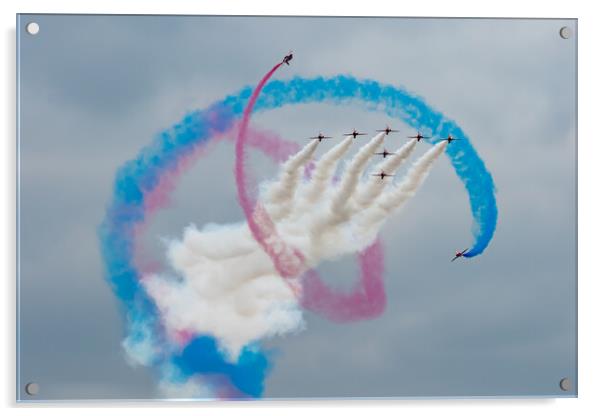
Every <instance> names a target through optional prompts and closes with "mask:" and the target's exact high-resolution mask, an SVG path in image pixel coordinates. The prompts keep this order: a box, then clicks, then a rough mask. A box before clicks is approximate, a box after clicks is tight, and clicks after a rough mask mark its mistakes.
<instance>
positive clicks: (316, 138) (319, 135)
mask: <svg viewBox="0 0 602 416" xmlns="http://www.w3.org/2000/svg"><path fill="white" fill-rule="evenodd" d="M324 139H332V137H331V136H324V135H323V134H322V132H320V134H318V135H317V136H314V137H310V138H309V140H317V141H319V142H321V141H322V140H324Z"/></svg>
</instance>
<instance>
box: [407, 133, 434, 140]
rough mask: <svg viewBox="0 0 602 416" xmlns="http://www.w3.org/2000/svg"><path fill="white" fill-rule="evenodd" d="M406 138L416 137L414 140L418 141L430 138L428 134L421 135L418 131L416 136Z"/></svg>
mask: <svg viewBox="0 0 602 416" xmlns="http://www.w3.org/2000/svg"><path fill="white" fill-rule="evenodd" d="M408 139H416V141H417V142H419V141H420V140H422V139H430V136H423V135H422V134H420V132H418V133H417V134H416V136H408Z"/></svg>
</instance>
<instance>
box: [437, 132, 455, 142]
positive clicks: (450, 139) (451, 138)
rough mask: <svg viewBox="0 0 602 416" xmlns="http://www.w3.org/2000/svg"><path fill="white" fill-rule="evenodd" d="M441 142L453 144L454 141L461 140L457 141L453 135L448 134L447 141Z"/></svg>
mask: <svg viewBox="0 0 602 416" xmlns="http://www.w3.org/2000/svg"><path fill="white" fill-rule="evenodd" d="M440 140H441V141H443V140H447V142H448V143H451V142H452V140H460V139H456V138H455V137H453V136H452V135H451V134H448V135H447V138H445V139H440Z"/></svg>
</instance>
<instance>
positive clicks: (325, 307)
mask: <svg viewBox="0 0 602 416" xmlns="http://www.w3.org/2000/svg"><path fill="white" fill-rule="evenodd" d="M383 257H384V255H383V248H382V245H381V243H380V241H379V240H377V241H376V242H374V243H373V244H372V245H371V246H370V247H368V248H366V249H365V250H364V251H363V252H362V253H360V255H359V261H360V269H361V278H360V281H359V282H357V283H356V284H355V286H354V288H353V290H352V291H350V292H349V293H337V292H335V291H334V290H332V289H331V288H329V287H328V286H326V284H325V283H324V282H323V281H322V280H321V278H320V275H319V274H318V273H317V272H316V271H315V270H310V271H309V272H307V273H306V274H305V276H303V296H302V298H301V305H302V306H303V307H304V308H306V309H308V310H311V311H313V312H316V313H319V314H321V315H323V316H325V317H326V318H328V319H330V320H331V321H333V322H339V323H344V322H353V321H358V320H362V319H370V318H376V317H378V316H380V315H381V314H382V313H383V312H384V310H385V306H386V304H387V295H386V292H385V286H384V281H383V277H382V276H383V271H384V270H383V261H384V258H383Z"/></svg>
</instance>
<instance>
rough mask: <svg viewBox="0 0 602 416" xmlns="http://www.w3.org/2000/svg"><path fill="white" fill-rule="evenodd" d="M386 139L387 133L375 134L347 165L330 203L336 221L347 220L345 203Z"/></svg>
mask: <svg viewBox="0 0 602 416" xmlns="http://www.w3.org/2000/svg"><path fill="white" fill-rule="evenodd" d="M384 140H385V133H379V134H377V135H376V136H374V137H373V138H372V139H371V140H370V141H369V142H368V143H367V144H365V145H364V146H362V148H361V149H360V150H359V151H358V152H357V154H356V155H355V156H354V157H353V159H352V160H351V162H350V163H349V165H348V166H347V169H346V170H345V173H344V174H343V179H342V180H341V185H340V186H339V188H338V189H337V191H336V193H335V195H334V198H333V200H332V203H331V205H330V206H331V210H332V212H333V213H334V214H335V218H333V220H334V221H335V222H342V221H344V220H345V218H346V215H345V212H346V210H345V204H346V203H347V201H348V200H349V198H350V197H351V195H352V194H353V191H354V190H355V188H356V187H357V184H358V182H359V178H360V176H361V174H362V172H363V171H364V169H365V167H366V165H367V164H368V162H369V161H370V159H371V158H372V155H373V154H374V151H375V150H376V149H377V148H378V147H380V145H381V144H382V142H383V141H384ZM339 214H340V215H339Z"/></svg>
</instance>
